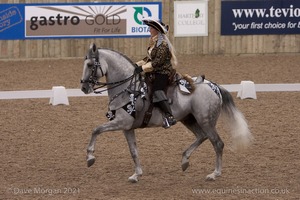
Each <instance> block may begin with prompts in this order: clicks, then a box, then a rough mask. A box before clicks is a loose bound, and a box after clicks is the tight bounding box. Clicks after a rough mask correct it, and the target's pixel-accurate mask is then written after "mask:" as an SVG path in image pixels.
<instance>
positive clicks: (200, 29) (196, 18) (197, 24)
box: [174, 0, 208, 37]
mask: <svg viewBox="0 0 300 200" xmlns="http://www.w3.org/2000/svg"><path fill="white" fill-rule="evenodd" d="M207 35H208V8H207V1H206V0H202V1H174V36H175V37H191V36H207Z"/></svg>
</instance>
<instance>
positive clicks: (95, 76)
mask: <svg viewBox="0 0 300 200" xmlns="http://www.w3.org/2000/svg"><path fill="white" fill-rule="evenodd" d="M105 73H106V72H105V70H104V69H102V67H101V65H100V59H99V51H98V49H97V47H96V45H95V44H94V43H93V44H91V46H90V49H89V50H88V53H87V55H86V57H85V60H84V64H83V72H82V77H81V81H80V83H81V91H82V92H84V93H85V94H89V93H91V92H93V91H94V86H95V85H96V83H97V81H98V80H99V78H101V77H102V76H104V75H105Z"/></svg>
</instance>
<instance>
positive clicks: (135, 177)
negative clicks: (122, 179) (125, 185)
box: [128, 175, 139, 183]
mask: <svg viewBox="0 0 300 200" xmlns="http://www.w3.org/2000/svg"><path fill="white" fill-rule="evenodd" d="M128 181H129V182H130V183H137V182H138V181H139V179H138V176H137V175H132V176H130V177H129V178H128Z"/></svg>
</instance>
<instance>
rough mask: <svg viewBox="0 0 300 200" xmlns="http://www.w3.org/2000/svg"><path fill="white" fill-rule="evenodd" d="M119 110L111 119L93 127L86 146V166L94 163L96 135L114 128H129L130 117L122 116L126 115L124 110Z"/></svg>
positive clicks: (114, 129)
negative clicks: (115, 116)
mask: <svg viewBox="0 0 300 200" xmlns="http://www.w3.org/2000/svg"><path fill="white" fill-rule="evenodd" d="M122 110H123V109H121V111H120V112H119V113H116V114H118V115H117V116H118V117H117V118H115V119H114V120H112V121H109V122H107V123H105V124H103V125H101V126H98V127H97V128H95V129H94V131H93V133H92V137H91V140H90V142H89V144H88V147H87V156H86V158H87V166H88V167H90V166H92V165H93V164H94V163H95V156H94V155H93V153H94V151H95V143H96V138H97V136H98V135H100V134H101V133H103V132H107V131H116V130H124V129H129V128H131V125H132V122H133V120H132V119H130V118H124V116H126V115H128V114H127V113H126V111H122ZM124 112H125V113H124Z"/></svg>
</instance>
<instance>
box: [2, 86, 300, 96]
mask: <svg viewBox="0 0 300 200" xmlns="http://www.w3.org/2000/svg"><path fill="white" fill-rule="evenodd" d="M221 86H223V87H224V88H225V89H227V90H228V91H229V92H238V91H239V90H240V88H241V85H240V84H227V85H221ZM255 90H256V92H299V91H300V83H294V84H290V83H289V84H255ZM66 92H67V96H68V97H91V96H107V92H103V93H102V94H94V93H92V94H88V95H86V94H84V93H83V92H82V91H81V90H80V89H66ZM52 95H53V91H52V90H23V91H0V99H31V98H51V97H52Z"/></svg>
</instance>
